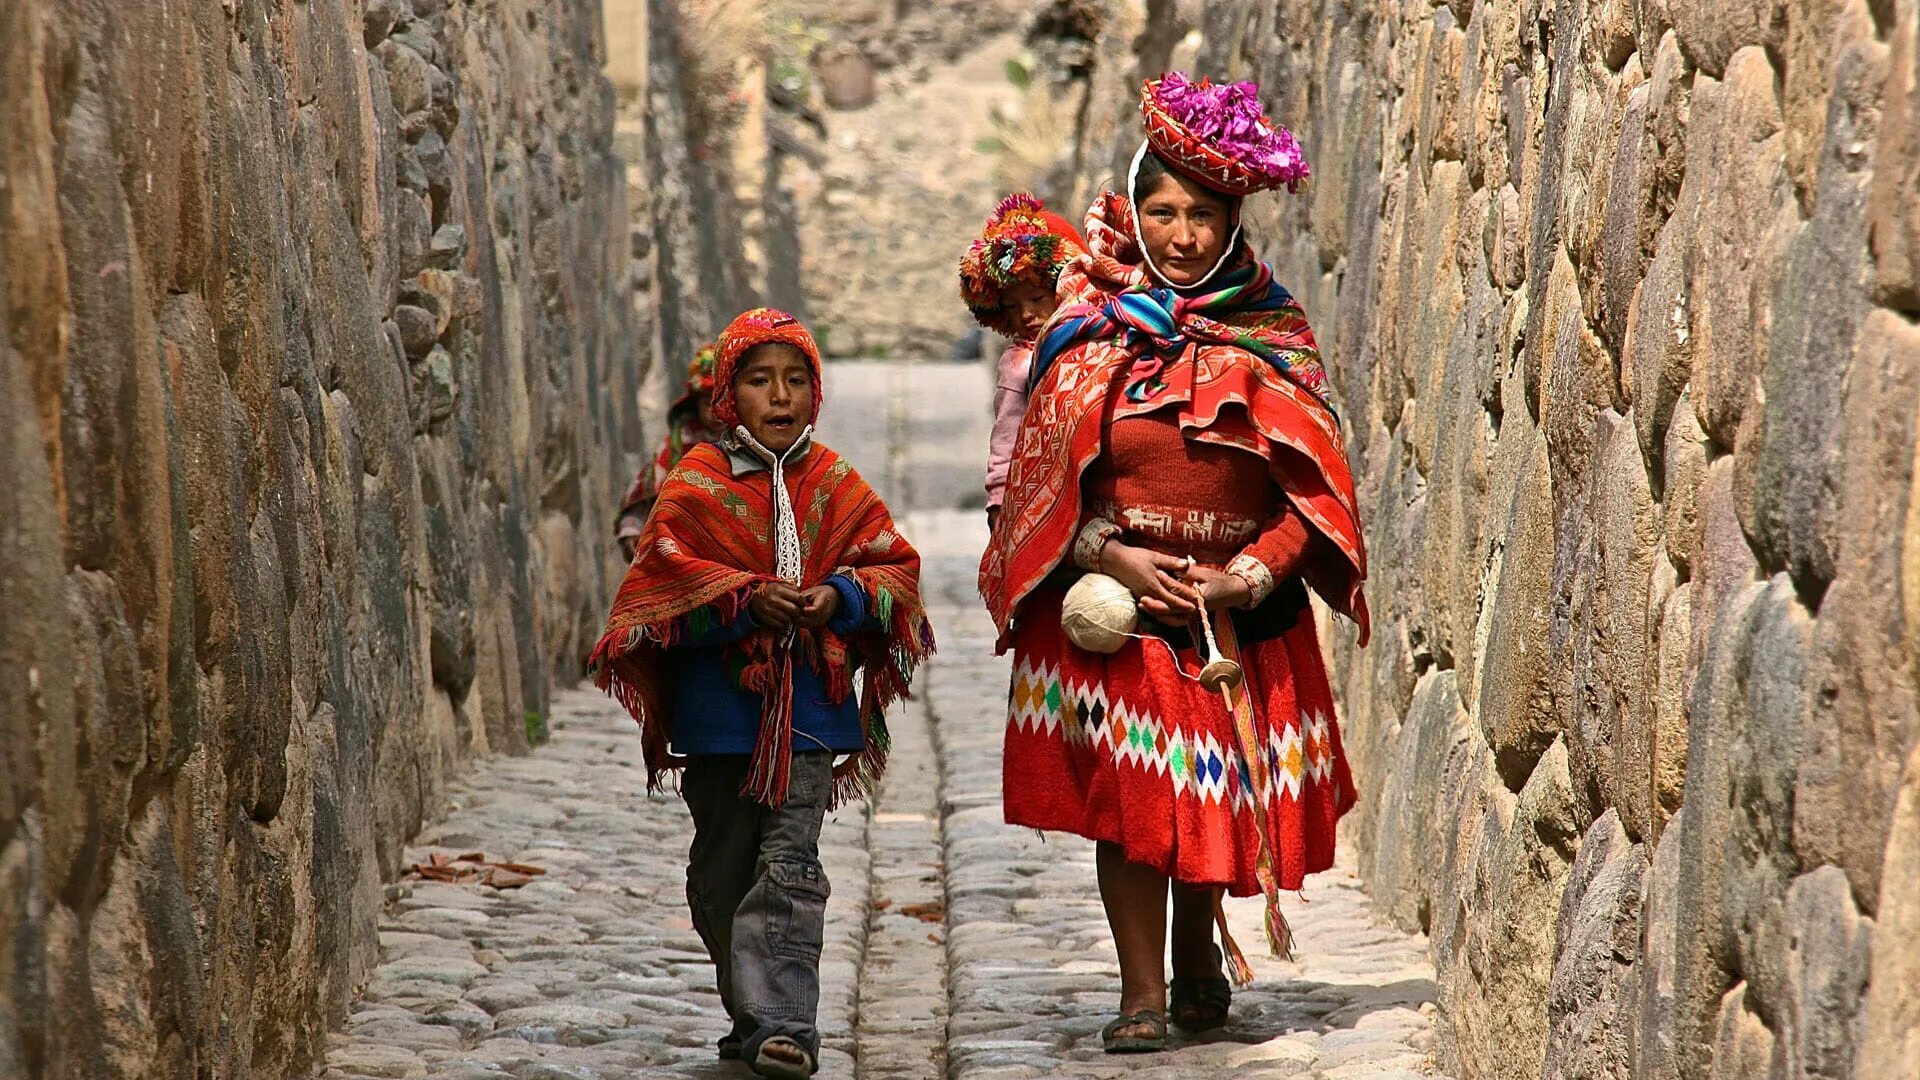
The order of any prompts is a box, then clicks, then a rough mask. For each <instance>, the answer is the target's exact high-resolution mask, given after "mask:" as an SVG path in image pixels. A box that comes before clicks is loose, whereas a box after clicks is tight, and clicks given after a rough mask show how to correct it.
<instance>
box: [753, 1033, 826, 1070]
mask: <svg viewBox="0 0 1920 1080" xmlns="http://www.w3.org/2000/svg"><path fill="white" fill-rule="evenodd" d="M770 1049H778V1050H792V1051H793V1052H794V1053H796V1054H798V1055H799V1056H800V1060H799V1061H795V1060H793V1058H792V1057H789V1056H786V1055H780V1056H775V1055H771V1054H768V1053H767V1051H768V1050H770ZM819 1067H820V1063H819V1062H818V1061H815V1060H814V1057H813V1055H812V1054H809V1053H807V1048H806V1047H804V1046H801V1045H800V1044H799V1043H798V1042H796V1041H795V1040H793V1039H790V1038H788V1037H787V1036H785V1035H773V1036H769V1037H768V1038H767V1039H766V1040H765V1041H764V1042H762V1043H761V1044H760V1049H759V1051H758V1052H756V1053H755V1054H754V1055H753V1072H754V1075H755V1076H766V1077H771V1078H772V1080H807V1078H808V1077H810V1076H812V1075H813V1074H814V1070H816V1069H818V1068H819Z"/></svg>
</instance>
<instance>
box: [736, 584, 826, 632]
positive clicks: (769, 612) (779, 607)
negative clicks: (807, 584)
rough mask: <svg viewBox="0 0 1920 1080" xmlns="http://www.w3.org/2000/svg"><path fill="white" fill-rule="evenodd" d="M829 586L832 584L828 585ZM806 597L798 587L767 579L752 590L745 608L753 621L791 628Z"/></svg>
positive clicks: (783, 628) (795, 622)
mask: <svg viewBox="0 0 1920 1080" xmlns="http://www.w3.org/2000/svg"><path fill="white" fill-rule="evenodd" d="M828 587H829V588H831V587H832V586H828ZM805 607H806V599H805V597H804V595H803V594H802V593H801V592H800V590H799V589H796V588H794V587H793V586H792V585H789V584H787V583H786V582H784V581H769V582H767V583H766V584H764V585H761V586H760V587H759V588H757V589H755V590H754V591H753V597H752V599H750V600H748V601H747V610H748V611H750V612H752V613H753V621H754V622H756V623H759V624H760V625H761V626H765V627H767V628H769V629H773V630H791V629H793V628H794V626H795V624H797V623H798V622H799V620H800V615H801V612H802V611H803V610H804V609H805Z"/></svg>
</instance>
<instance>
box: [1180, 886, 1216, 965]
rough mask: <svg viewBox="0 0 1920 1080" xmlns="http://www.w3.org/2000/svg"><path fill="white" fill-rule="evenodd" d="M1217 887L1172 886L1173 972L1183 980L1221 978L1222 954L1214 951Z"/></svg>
mask: <svg viewBox="0 0 1920 1080" xmlns="http://www.w3.org/2000/svg"><path fill="white" fill-rule="evenodd" d="M1219 895H1220V890H1219V889H1218V888H1210V887H1208V886H1205V885H1186V884H1182V883H1181V882H1178V881H1176V882H1174V883H1173V973H1174V974H1175V975H1178V976H1180V977H1181V978H1183V979H1210V978H1218V977H1219V975H1220V954H1219V953H1216V952H1214V950H1213V907H1214V904H1215V902H1216V900H1217V899H1218V897H1219Z"/></svg>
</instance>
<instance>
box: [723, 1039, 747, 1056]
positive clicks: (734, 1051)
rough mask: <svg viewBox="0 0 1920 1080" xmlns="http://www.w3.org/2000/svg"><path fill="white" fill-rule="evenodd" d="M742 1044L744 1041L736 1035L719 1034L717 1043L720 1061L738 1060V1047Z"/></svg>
mask: <svg viewBox="0 0 1920 1080" xmlns="http://www.w3.org/2000/svg"><path fill="white" fill-rule="evenodd" d="M744 1045H745V1042H744V1041H743V1040H742V1039H741V1038H740V1036H738V1035H722V1036H720V1043H719V1049H720V1060H721V1061H739V1060H740V1048H741V1047H742V1046H744Z"/></svg>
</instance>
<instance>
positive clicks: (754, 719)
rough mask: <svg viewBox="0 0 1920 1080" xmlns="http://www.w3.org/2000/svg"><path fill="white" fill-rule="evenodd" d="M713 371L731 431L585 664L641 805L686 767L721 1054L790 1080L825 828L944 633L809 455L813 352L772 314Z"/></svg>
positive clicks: (692, 460)
mask: <svg viewBox="0 0 1920 1080" xmlns="http://www.w3.org/2000/svg"><path fill="white" fill-rule="evenodd" d="M715 354H716V355H715V370H714V389H713V412H714V415H715V417H716V418H717V419H718V420H719V422H720V424H721V426H722V427H723V429H724V430H725V434H724V435H723V436H722V437H721V441H720V442H719V443H717V444H713V443H709V444H704V445H701V446H696V447H694V448H693V449H691V450H689V451H688V452H687V454H686V456H685V457H684V458H682V459H681V462H680V464H679V466H678V467H677V468H676V469H675V470H674V471H673V473H672V474H671V475H669V476H668V477H667V480H666V482H665V483H664V484H663V485H661V488H660V496H659V500H658V501H657V502H656V503H655V505H654V509H653V513H652V515H651V516H650V517H649V518H648V519H647V523H646V528H645V529H644V530H643V531H642V533H641V535H640V538H639V543H638V553H637V555H636V557H635V559H634V561H633V564H632V566H630V567H629V568H628V570H627V577H626V580H625V582H623V583H622V585H621V587H620V595H619V598H618V599H617V600H616V601H615V603H614V607H613V614H612V615H611V616H610V617H609V619H608V621H607V629H606V634H605V635H604V636H603V637H602V638H601V640H600V644H599V646H598V647H597V648H595V650H594V655H593V666H594V667H595V669H596V681H597V682H598V683H599V685H600V686H601V687H602V688H603V689H606V690H608V691H609V692H610V693H612V694H614V695H615V696H616V697H618V698H619V699H620V701H621V702H622V703H623V704H625V705H626V706H627V708H628V710H629V711H631V712H632V713H633V715H634V717H635V719H637V720H638V721H639V722H640V728H641V741H642V745H643V747H644V749H645V753H646V760H647V782H648V786H649V788H650V789H652V788H657V787H658V786H659V783H660V778H661V775H662V774H663V773H664V772H665V771H667V770H669V769H684V770H685V771H684V773H683V775H682V777H681V791H682V793H683V794H684V795H685V797H686V800H687V806H688V808H689V809H690V810H691V811H692V813H693V823H694V837H693V844H692V847H691V849H690V850H689V852H688V866H687V903H688V906H689V907H690V908H691V909H692V913H693V923H694V928H695V929H696V930H698V931H699V933H700V938H701V940H702V941H703V942H704V943H705V944H706V947H707V953H708V955H710V956H711V957H712V958H713V964H714V969H715V973H716V977H717V980H718V983H719V990H720V1000H721V1003H722V1004H723V1005H725V1006H726V1010H727V1015H728V1016H729V1017H730V1018H732V1020H733V1030H732V1031H731V1032H729V1033H728V1034H727V1035H726V1036H724V1037H722V1038H721V1039H720V1043H719V1048H720V1056H721V1057H722V1058H734V1057H739V1058H743V1059H745V1060H746V1061H748V1062H750V1063H751V1064H752V1066H753V1070H754V1071H755V1072H756V1073H758V1074H759V1075H761V1076H769V1077H782V1078H794V1080H798V1078H803V1077H806V1076H808V1075H810V1074H811V1073H812V1072H813V1070H814V1068H815V1067H816V1065H817V1062H818V1059H819V1054H820V1036H819V1033H818V1032H817V1031H816V1030H815V1026H814V1022H815V1014H816V1012H817V1010H818V1007H819V1000H820V948H821V934H822V930H823V928H824V925H825V921H826V902H827V892H828V885H827V879H826V875H825V873H824V872H823V871H822V869H821V866H820V859H819V847H818V843H819V838H820V824H821V820H822V818H823V816H824V815H825V812H826V810H827V809H828V807H829V806H830V805H834V806H837V805H839V804H840V803H841V802H843V801H845V800H846V799H847V798H849V797H852V796H854V795H860V794H865V793H866V792H867V791H869V790H870V789H871V786H872V784H873V782H874V781H875V780H876V779H877V778H878V777H879V775H880V770H881V768H882V767H883V766H884V764H885V762H886V752H887V745H888V740H887V730H886V720H885V716H884V711H885V709H886V707H887V705H888V704H890V703H891V702H893V701H895V700H897V699H899V698H901V697H904V696H905V695H906V693H907V685H908V683H909V682H910V681H911V679H912V677H913V668H914V666H915V664H916V663H917V662H918V661H919V660H920V658H921V657H924V656H925V655H927V654H928V653H929V652H931V651H932V649H933V635H932V632H931V630H930V628H929V627H928V625H927V622H926V616H925V610H924V608H923V606H922V604H921V601H920V587H919V580H920V557H919V555H917V554H916V553H915V552H914V550H913V548H912V547H911V546H910V545H908V543H907V542H906V540H905V539H903V538H902V537H901V536H900V533H899V530H898V529H896V528H895V527H894V524H893V521H892V519H891V518H890V517H889V516H888V514H887V509H886V507H885V506H884V505H883V504H882V503H881V502H880V499H879V497H878V496H876V495H875V494H874V492H873V489H871V488H869V487H868V486H867V485H866V483H865V482H864V481H862V480H861V479H860V477H859V475H858V474H857V473H855V472H854V471H853V469H852V467H851V466H849V465H847V463H846V462H845V461H843V460H841V459H840V458H839V456H838V455H836V454H835V453H834V452H833V451H831V450H829V449H827V448H826V447H825V446H821V445H819V444H818V443H815V442H813V437H812V436H813V427H812V423H813V419H814V417H815V415H816V414H817V413H818V411H819V405H820V397H821V394H820V354H819V350H818V348H817V347H816V346H815V345H814V341H813V337H812V335H810V334H808V333H807V330H806V328H805V327H803V326H801V325H800V323H799V321H798V320H796V319H795V318H794V317H793V316H791V315H788V314H786V313H785V312H781V311H774V310H772V309H768V308H759V309H755V310H753V311H749V312H747V313H745V314H743V315H741V316H740V317H739V318H737V319H735V320H734V321H733V322H732V323H731V324H730V325H729V326H728V327H727V329H726V332H725V333H723V334H721V336H720V340H719V342H718V343H717V345H716V348H715ZM861 669H863V670H864V683H863V688H862V692H861V694H860V695H859V697H858V699H856V698H855V696H854V693H853V675H854V672H855V671H856V670H861ZM839 754H846V755H849V756H848V757H847V758H846V760H845V761H844V762H842V763H841V764H840V765H839V766H838V767H835V766H834V764H833V760H834V757H835V756H836V755H839Z"/></svg>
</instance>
